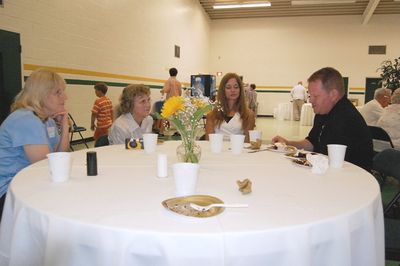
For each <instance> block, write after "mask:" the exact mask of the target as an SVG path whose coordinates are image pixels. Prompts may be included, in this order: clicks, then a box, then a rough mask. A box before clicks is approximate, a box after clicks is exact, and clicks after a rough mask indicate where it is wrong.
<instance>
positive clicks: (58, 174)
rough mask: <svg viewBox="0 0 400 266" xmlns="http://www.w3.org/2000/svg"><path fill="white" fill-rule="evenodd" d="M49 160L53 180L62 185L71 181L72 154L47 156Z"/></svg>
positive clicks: (63, 153)
mask: <svg viewBox="0 0 400 266" xmlns="http://www.w3.org/2000/svg"><path fill="white" fill-rule="evenodd" d="M47 158H48V159H49V166H50V173H51V179H52V180H53V182H56V183H60V182H65V181H67V180H68V179H69V177H70V174H71V163H72V157H71V153H70V152H53V153H49V154H47Z"/></svg>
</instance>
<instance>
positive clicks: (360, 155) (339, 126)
mask: <svg viewBox="0 0 400 266" xmlns="http://www.w3.org/2000/svg"><path fill="white" fill-rule="evenodd" d="M307 139H308V140H309V141H310V142H311V143H312V145H313V146H314V151H315V152H318V153H322V154H328V147H327V145H328V144H343V145H347V150H346V157H345V160H346V161H348V162H351V163H353V164H355V165H358V166H360V167H362V168H364V169H365V170H367V171H370V170H371V167H372V158H373V146H372V138H371V134H370V132H369V129H368V126H367V124H366V123H365V121H364V119H363V118H362V116H361V114H360V113H359V112H358V110H357V109H356V108H355V107H354V105H353V104H352V103H351V102H350V101H349V100H348V99H347V98H346V97H343V98H342V99H340V101H339V102H337V103H336V105H335V106H334V107H333V108H332V110H331V111H330V112H329V113H328V114H326V115H318V114H317V115H315V118H314V125H313V127H312V129H311V131H310V133H309V134H308V137H307Z"/></svg>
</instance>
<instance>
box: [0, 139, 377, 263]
mask: <svg viewBox="0 0 400 266" xmlns="http://www.w3.org/2000/svg"><path fill="white" fill-rule="evenodd" d="M199 143H200V144H201V147H202V158H201V161H200V171H199V180H198V185H197V194H203V195H212V196H215V197H218V198H220V199H221V200H223V201H224V202H225V203H246V204H248V205H249V207H248V208H244V209H225V210H224V212H222V213H221V214H219V215H217V216H214V217H210V218H194V217H186V216H180V215H178V214H176V213H173V212H170V211H168V210H166V209H165V208H164V207H163V206H162V205H161V202H162V201H163V200H165V199H167V198H172V197H174V196H175V195H174V181H173V178H172V177H171V176H172V174H171V165H172V164H173V163H175V162H176V155H175V149H176V147H177V145H178V144H180V142H175V141H168V142H165V143H163V144H161V145H158V146H157V153H166V154H167V156H168V163H169V177H168V178H161V179H159V178H157V177H156V173H157V169H156V168H157V167H156V161H157V160H156V158H157V155H156V154H150V155H148V154H145V153H144V151H143V150H125V149H124V147H123V146H121V145H115V146H107V147H101V148H97V149H93V150H95V151H97V157H98V173H99V174H98V175H97V176H87V175H86V166H85V162H86V152H87V151H88V150H81V151H77V152H74V153H73V166H72V175H71V178H70V180H69V181H68V182H65V183H58V184H56V183H52V182H51V181H50V174H49V168H48V161H47V160H43V161H40V162H38V163H36V164H33V165H31V166H29V167H27V168H25V169H23V170H22V171H21V172H20V173H18V174H17V176H16V177H15V178H14V179H13V181H12V183H11V185H10V189H9V192H8V194H7V199H6V203H5V209H4V215H3V220H2V223H1V228H0V230H1V231H0V265H52V266H53V265H274V266H279V265H318V266H319V265H363V266H365V265H371V266H372V265H374V266H376V265H384V232H383V231H384V230H383V214H382V203H381V196H380V190H379V186H378V184H377V182H376V181H375V179H374V178H373V176H372V175H370V174H369V173H368V172H366V171H364V170H363V169H361V168H359V167H357V166H354V165H352V164H350V163H345V164H344V167H343V168H342V169H339V170H333V169H329V170H328V171H327V173H326V174H324V175H315V174H312V173H311V171H310V169H308V168H303V167H301V166H297V165H295V164H293V163H292V162H291V161H290V160H289V159H287V158H285V157H284V156H283V155H282V154H281V153H275V152H271V151H261V152H257V153H247V151H248V150H244V151H243V153H242V154H241V155H233V154H232V153H231V152H230V150H229V148H228V146H229V145H228V143H225V144H224V145H225V146H224V150H223V152H222V153H221V154H212V153H211V152H210V149H209V145H208V142H199ZM245 178H249V179H250V180H251V181H252V182H253V191H252V193H250V194H247V195H242V194H241V193H240V192H239V191H238V187H237V184H236V181H237V180H243V179H245Z"/></svg>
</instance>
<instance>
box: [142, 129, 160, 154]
mask: <svg viewBox="0 0 400 266" xmlns="http://www.w3.org/2000/svg"><path fill="white" fill-rule="evenodd" d="M157 138H158V134H153V133H145V134H143V144H144V151H145V152H146V153H147V154H150V153H153V152H155V151H156V147H157Z"/></svg>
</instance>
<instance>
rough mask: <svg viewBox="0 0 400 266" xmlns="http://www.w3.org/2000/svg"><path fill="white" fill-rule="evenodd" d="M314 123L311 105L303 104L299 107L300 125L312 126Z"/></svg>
mask: <svg viewBox="0 0 400 266" xmlns="http://www.w3.org/2000/svg"><path fill="white" fill-rule="evenodd" d="M313 122H314V110H313V108H312V104H311V103H305V104H303V106H302V107H301V115H300V125H301V126H312V124H313Z"/></svg>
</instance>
